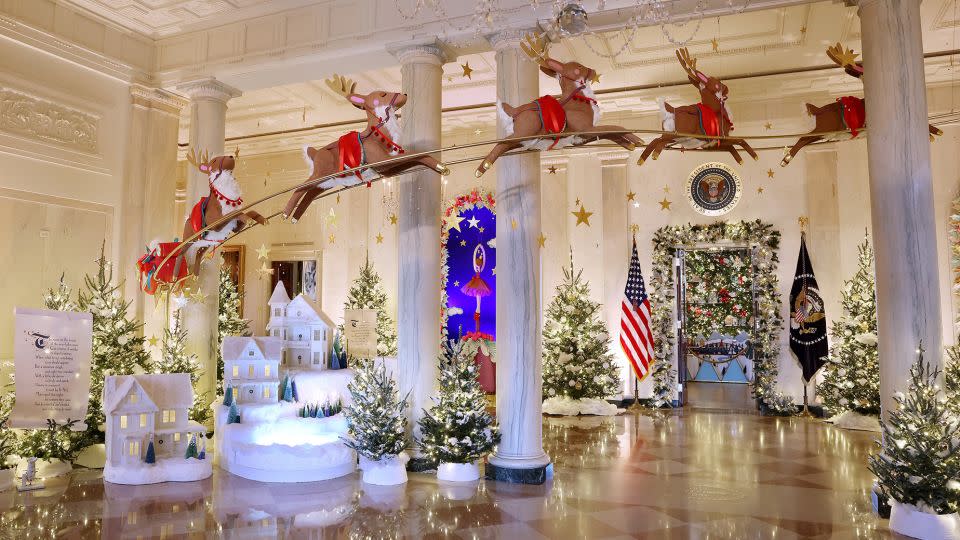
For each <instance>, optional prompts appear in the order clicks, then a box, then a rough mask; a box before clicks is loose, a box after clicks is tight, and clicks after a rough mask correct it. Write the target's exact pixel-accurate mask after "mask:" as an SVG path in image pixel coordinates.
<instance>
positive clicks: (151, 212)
mask: <svg viewBox="0 0 960 540" xmlns="http://www.w3.org/2000/svg"><path fill="white" fill-rule="evenodd" d="M186 105H187V101H186V100H184V99H183V98H181V97H179V96H177V95H176V94H172V93H170V92H167V91H165V90H161V89H159V88H150V87H146V86H142V85H139V84H133V85H131V86H130V106H131V110H130V124H129V132H128V133H129V134H128V137H129V146H128V147H127V148H128V151H127V154H126V161H125V163H124V172H123V176H124V178H123V205H122V206H121V209H122V212H123V217H122V220H123V227H122V230H121V233H120V241H121V247H120V253H121V261H123V265H121V268H122V269H123V275H122V276H117V277H119V278H121V279H122V280H123V289H124V296H125V298H126V300H127V301H129V302H130V316H132V317H134V318H136V319H137V320H141V321H143V323H144V330H143V333H144V335H145V336H147V337H151V336H156V337H160V336H162V335H163V328H164V319H165V312H164V311H163V310H158V309H155V305H154V302H153V300H152V299H151V298H150V297H149V296H148V295H146V294H145V293H143V292H141V291H140V287H139V285H140V284H139V279H138V276H137V270H136V267H135V266H134V264H133V263H134V261H136V260H137V259H138V258H139V257H140V256H141V255H143V253H144V251H145V249H146V245H147V244H149V243H150V242H151V241H152V240H154V239H159V240H161V241H166V242H169V241H171V240H173V238H174V237H175V236H179V234H180V233H179V232H178V231H177V227H178V224H177V218H176V217H175V216H176V214H175V210H174V208H175V202H174V200H175V195H176V184H177V135H178V131H179V127H180V110H181V109H182V108H183V107H185V106H186ZM158 351H159V349H154V350H152V351H151V352H152V353H153V354H154V355H156V354H158Z"/></svg>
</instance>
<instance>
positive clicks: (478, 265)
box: [460, 244, 493, 335]
mask: <svg viewBox="0 0 960 540" xmlns="http://www.w3.org/2000/svg"><path fill="white" fill-rule="evenodd" d="M486 265H487V252H486V251H485V250H484V249H483V244H477V247H476V248H474V250H473V272H474V274H473V277H472V278H470V281H468V282H467V284H466V285H464V286H463V287H461V288H460V291H461V292H463V294H465V295H467V296H473V297H474V298H476V299H477V310H476V311H474V312H473V321H474V322H475V323H476V332H477V334H478V335H479V334H480V299H481V298H483V297H484V296H490V294H491V293H492V292H493V290H492V289H491V288H490V286H489V285H487V282H486V281H484V280H483V278H482V277H480V273H481V272H483V268H484V267H485V266H486Z"/></svg>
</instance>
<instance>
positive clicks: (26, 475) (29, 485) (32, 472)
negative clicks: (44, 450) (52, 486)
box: [20, 457, 43, 491]
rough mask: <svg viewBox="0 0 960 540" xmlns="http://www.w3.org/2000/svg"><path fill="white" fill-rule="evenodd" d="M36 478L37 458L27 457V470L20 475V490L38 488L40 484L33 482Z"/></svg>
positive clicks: (40, 486)
mask: <svg viewBox="0 0 960 540" xmlns="http://www.w3.org/2000/svg"><path fill="white" fill-rule="evenodd" d="M36 479H37V458H35V457H31V458H27V470H26V471H24V472H23V476H21V477H20V491H28V490H31V489H40V488H42V487H43V486H42V485H36V484H34V483H33V482H34V481H35V480H36Z"/></svg>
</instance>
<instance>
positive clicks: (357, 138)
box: [283, 75, 450, 223]
mask: <svg viewBox="0 0 960 540" xmlns="http://www.w3.org/2000/svg"><path fill="white" fill-rule="evenodd" d="M326 83H327V86H329V87H330V88H331V89H332V90H333V91H334V92H336V93H338V94H340V95H341V96H343V97H345V98H346V99H347V101H349V102H350V104H351V105H353V106H354V107H356V108H358V109H360V110H362V111H365V112H366V113H367V129H365V130H363V131H362V132H359V133H358V132H356V131H351V132H349V133H347V134H346V135H343V136H342V137H340V138H339V139H338V140H337V141H336V142H332V143H330V144H328V145H326V146H324V147H323V148H313V147H309V146H308V147H304V149H303V152H304V155H303V157H304V159H305V160H306V162H307V164H308V165H309V166H310V177H309V178H307V182H309V181H311V180H316V179H318V178H323V177H324V176H329V175H331V174H333V173H336V172H338V171H345V170H347V169H353V168H355V167H360V166H362V165H373V166H372V167H367V168H366V169H363V170H362V171H350V172H346V173H344V174H341V175H339V176H336V177H334V178H330V179H328V180H325V181H323V182H320V183H318V184H314V185H310V186H307V187H303V188H300V189H297V190H295V191H294V192H293V194H291V196H290V200H288V201H287V206H286V207H285V208H284V210H283V216H284V218H288V217H289V218H291V221H292V222H294V223H296V222H297V221H298V220H299V219H300V217H301V216H303V213H304V212H306V211H307V208H308V207H309V206H310V203H312V202H313V200H314V199H316V198H317V196H318V195H320V194H321V193H323V192H324V191H326V190H328V189H330V188H332V187H334V186H349V185H356V184H359V183H360V182H370V181H371V180H373V179H374V178H376V177H383V176H395V175H398V174H401V173H403V172H406V171H407V170H409V169H412V168H413V167H416V166H417V165H422V166H424V167H427V168H428V169H433V170H434V171H437V172H438V173H440V174H442V175H444V176H446V175H448V174H450V169H448V168H447V167H446V166H445V165H444V164H442V163H440V162H439V161H437V160H436V159H435V158H433V157H432V156H429V155H424V156H417V157H409V158H404V159H400V160H396V161H392V162H390V163H388V164H384V165H380V166H377V165H374V164H376V163H379V162H381V161H385V160H388V159H391V158H393V157H395V156H399V155H402V154H403V153H404V149H403V147H402V146H400V144H399V143H398V142H397V140H398V139H399V138H400V126H399V125H398V123H397V114H396V112H397V110H399V109H400V107H403V105H404V104H405V103H406V102H407V95H406V94H400V93H397V92H384V91H383V90H377V91H375V92H370V93H369V94H367V95H363V94H357V93H356V92H355V90H356V87H357V83H355V82H353V81H352V80H350V79H348V78H346V77H342V76H340V75H334V76H333V78H332V79H328V80H327V81H326Z"/></svg>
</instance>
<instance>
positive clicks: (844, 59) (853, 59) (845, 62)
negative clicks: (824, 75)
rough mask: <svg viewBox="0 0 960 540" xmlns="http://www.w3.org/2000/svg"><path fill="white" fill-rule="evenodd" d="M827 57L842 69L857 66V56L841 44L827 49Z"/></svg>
mask: <svg viewBox="0 0 960 540" xmlns="http://www.w3.org/2000/svg"><path fill="white" fill-rule="evenodd" d="M827 56H829V57H830V59H831V60H833V61H834V62H835V63H836V64H837V65H838V66H840V67H847V66H855V65H857V54H856V53H855V52H853V49H848V48H846V47H844V46H843V45H841V44H840V43H837V44H836V45H831V46H830V47H829V48H827Z"/></svg>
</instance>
